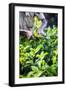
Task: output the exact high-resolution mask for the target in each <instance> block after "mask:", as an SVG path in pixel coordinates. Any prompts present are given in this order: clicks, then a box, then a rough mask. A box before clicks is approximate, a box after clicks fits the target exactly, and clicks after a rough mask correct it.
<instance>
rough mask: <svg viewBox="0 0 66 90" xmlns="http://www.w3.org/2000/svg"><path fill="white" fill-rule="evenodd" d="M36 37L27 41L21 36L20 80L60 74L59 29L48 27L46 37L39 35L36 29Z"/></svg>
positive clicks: (45, 31) (45, 32)
mask: <svg viewBox="0 0 66 90" xmlns="http://www.w3.org/2000/svg"><path fill="white" fill-rule="evenodd" d="M33 36H34V37H33V38H31V39H29V40H28V39H27V38H26V37H24V36H20V37H19V39H20V42H19V62H20V75H19V77H20V78H31V77H43V76H45V77H49V76H57V74H58V29H57V27H56V26H53V28H51V27H48V28H46V29H45V30H44V35H39V34H37V28H34V35H33Z"/></svg>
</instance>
